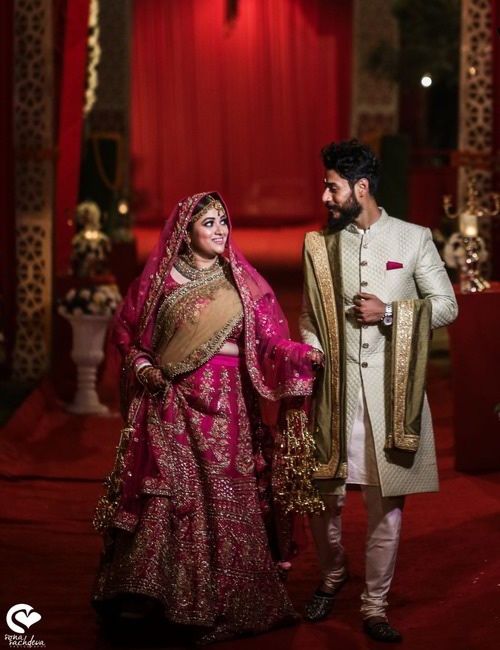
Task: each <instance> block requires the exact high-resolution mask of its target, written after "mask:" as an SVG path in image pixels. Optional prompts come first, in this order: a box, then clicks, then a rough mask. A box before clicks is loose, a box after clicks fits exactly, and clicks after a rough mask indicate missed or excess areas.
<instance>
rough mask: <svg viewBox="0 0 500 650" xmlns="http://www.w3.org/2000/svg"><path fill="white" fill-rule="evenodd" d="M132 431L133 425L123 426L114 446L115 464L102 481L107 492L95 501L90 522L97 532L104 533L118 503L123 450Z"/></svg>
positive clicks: (123, 456) (111, 520) (123, 457)
mask: <svg viewBox="0 0 500 650" xmlns="http://www.w3.org/2000/svg"><path fill="white" fill-rule="evenodd" d="M133 431H134V429H133V427H125V428H123V429H122V431H121V435H120V442H119V443H118V447H117V448H116V460H115V466H114V468H113V471H112V472H111V474H110V475H109V476H108V477H107V478H106V480H105V481H104V486H105V487H106V488H107V492H106V494H104V495H103V496H102V497H101V498H100V499H99V501H98V502H97V506H96V509H95V513H94V517H93V519H92V524H93V526H94V528H95V530H96V531H97V532H98V533H104V532H105V531H106V530H107V529H108V528H109V526H110V525H111V523H112V522H113V517H114V516H115V512H116V510H117V508H118V504H119V503H120V492H121V484H122V479H121V475H122V472H123V468H124V461H125V451H126V448H127V446H128V441H129V440H130V435H131V433H132V432H133Z"/></svg>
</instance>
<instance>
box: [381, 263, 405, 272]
mask: <svg viewBox="0 0 500 650" xmlns="http://www.w3.org/2000/svg"><path fill="white" fill-rule="evenodd" d="M385 268H386V270H387V271H394V269H402V268H403V265H402V264H401V262H387V264H386V265H385Z"/></svg>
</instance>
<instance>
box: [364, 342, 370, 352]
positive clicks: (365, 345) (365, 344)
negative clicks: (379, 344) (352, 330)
mask: <svg viewBox="0 0 500 650" xmlns="http://www.w3.org/2000/svg"><path fill="white" fill-rule="evenodd" d="M362 347H363V348H364V349H365V350H366V349H367V348H369V347H370V344H369V343H363V345H362Z"/></svg>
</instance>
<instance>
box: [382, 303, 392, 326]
mask: <svg viewBox="0 0 500 650" xmlns="http://www.w3.org/2000/svg"><path fill="white" fill-rule="evenodd" d="M382 322H383V323H384V325H392V303H390V302H388V303H387V304H386V306H385V312H384V317H383V318H382Z"/></svg>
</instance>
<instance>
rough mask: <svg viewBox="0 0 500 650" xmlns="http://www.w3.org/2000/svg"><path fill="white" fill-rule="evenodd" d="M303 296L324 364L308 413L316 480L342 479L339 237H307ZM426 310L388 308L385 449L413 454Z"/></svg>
mask: <svg viewBox="0 0 500 650" xmlns="http://www.w3.org/2000/svg"><path fill="white" fill-rule="evenodd" d="M304 291H305V292H306V293H307V295H308V298H309V301H310V304H311V309H312V311H313V314H314V319H315V323H316V327H317V332H318V336H319V340H320V342H321V345H322V346H323V350H324V352H325V356H326V359H327V362H326V364H325V368H324V370H323V372H322V374H321V375H320V376H319V377H318V382H317V385H316V389H315V396H314V402H313V413H312V427H313V434H314V437H315V442H316V448H317V454H318V460H319V468H318V470H317V471H316V473H315V475H314V476H315V478H320V479H345V478H347V448H346V447H347V444H346V431H345V390H346V387H345V376H346V373H345V350H344V340H345V337H344V329H345V313H344V307H343V304H342V295H343V291H342V265H341V255H340V233H335V234H332V235H325V234H323V233H320V232H310V233H307V235H306V238H305V243H304ZM430 322H431V305H430V302H429V301H427V300H402V301H398V302H395V303H393V325H392V350H391V361H392V367H391V391H392V392H391V409H390V411H391V415H390V421H389V423H388V427H387V435H386V447H387V448H397V449H401V450H404V451H409V452H415V451H417V449H418V444H419V436H420V424H421V412H422V404H423V399H424V386H425V373H426V366H427V356H428V349H429V339H430Z"/></svg>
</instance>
